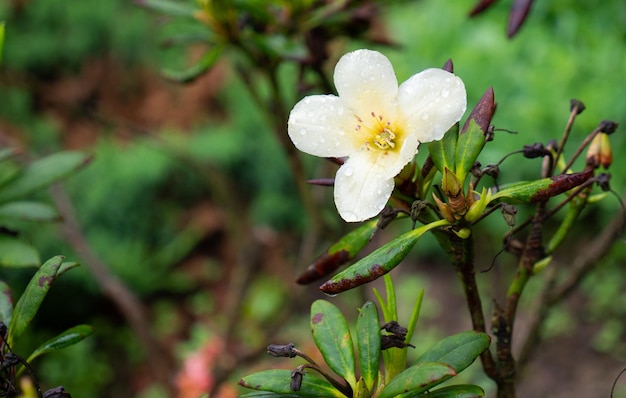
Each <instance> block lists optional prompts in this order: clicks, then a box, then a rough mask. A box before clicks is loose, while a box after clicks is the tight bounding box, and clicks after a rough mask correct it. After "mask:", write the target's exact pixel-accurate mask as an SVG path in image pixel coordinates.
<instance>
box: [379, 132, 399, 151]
mask: <svg viewBox="0 0 626 398" xmlns="http://www.w3.org/2000/svg"><path fill="white" fill-rule="evenodd" d="M395 138H396V135H395V134H394V133H393V131H391V130H389V129H388V128H386V127H385V128H384V129H383V131H382V132H381V133H380V134H376V136H375V137H374V145H376V146H377V147H379V148H380V149H389V148H395V147H396V143H395V142H394V141H393V140H394V139H395Z"/></svg>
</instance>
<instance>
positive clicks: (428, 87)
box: [398, 69, 467, 142]
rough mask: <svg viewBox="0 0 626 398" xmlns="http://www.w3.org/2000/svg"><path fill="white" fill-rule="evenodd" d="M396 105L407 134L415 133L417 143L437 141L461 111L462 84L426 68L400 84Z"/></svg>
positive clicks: (464, 98)
mask: <svg viewBox="0 0 626 398" xmlns="http://www.w3.org/2000/svg"><path fill="white" fill-rule="evenodd" d="M398 106H399V107H400V111H401V112H402V114H403V115H404V117H405V118H406V124H405V128H406V133H407V134H417V136H418V139H419V141H420V142H430V141H435V140H439V139H441V137H443V135H444V134H445V133H446V131H448V130H449V129H450V127H452V125H454V123H456V122H458V121H459V119H461V116H463V113H464V112H465V108H466V107H467V95H466V93H465V85H464V84H463V81H462V80H461V79H460V78H459V77H457V76H455V75H453V74H452V73H449V72H446V71H444V70H443V69H426V70H425V71H423V72H420V73H418V74H416V75H413V76H412V77H411V78H409V80H407V81H406V82H404V83H402V85H401V86H400V88H399V89H398Z"/></svg>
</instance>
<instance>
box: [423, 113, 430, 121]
mask: <svg viewBox="0 0 626 398" xmlns="http://www.w3.org/2000/svg"><path fill="white" fill-rule="evenodd" d="M429 117H430V115H429V114H428V112H424V113H422V120H428V118H429Z"/></svg>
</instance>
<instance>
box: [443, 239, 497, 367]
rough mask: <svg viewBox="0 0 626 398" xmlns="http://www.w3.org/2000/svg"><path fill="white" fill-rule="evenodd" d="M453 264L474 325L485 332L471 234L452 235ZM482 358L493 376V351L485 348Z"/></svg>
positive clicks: (477, 329)
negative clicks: (462, 235)
mask: <svg viewBox="0 0 626 398" xmlns="http://www.w3.org/2000/svg"><path fill="white" fill-rule="evenodd" d="M449 240H450V244H451V252H450V253H449V254H450V255H451V258H452V265H453V266H454V269H455V270H456V273H457V275H458V276H459V279H460V280H461V284H462V285H463V291H464V292H465V298H466V301H467V307H468V310H469V313H470V318H471V321H472V327H473V329H474V330H475V331H476V332H480V333H485V331H486V329H485V316H484V314H483V307H482V303H481V299H480V292H479V291H478V285H477V284H476V272H475V268H474V242H473V240H472V238H471V236H470V237H469V238H467V239H461V238H459V237H457V236H456V235H453V234H452V235H450V238H449ZM480 360H481V362H482V365H483V369H484V370H485V373H487V375H489V376H490V377H491V375H493V374H494V373H495V363H494V360H493V357H492V356H491V352H490V351H489V350H485V351H484V352H483V353H482V354H481V355H480Z"/></svg>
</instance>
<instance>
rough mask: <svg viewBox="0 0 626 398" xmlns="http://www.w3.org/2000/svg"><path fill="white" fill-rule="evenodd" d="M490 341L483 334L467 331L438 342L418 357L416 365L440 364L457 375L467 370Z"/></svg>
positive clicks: (487, 346)
mask: <svg viewBox="0 0 626 398" xmlns="http://www.w3.org/2000/svg"><path fill="white" fill-rule="evenodd" d="M490 342H491V339H490V338H489V336H488V335H486V334H485V333H478V332H474V331H473V330H469V331H466V332H461V333H458V334H455V335H452V336H448V337H446V338H444V339H442V340H440V341H439V342H438V343H437V344H435V345H434V346H433V347H431V348H430V349H429V350H428V351H426V352H425V353H424V354H422V356H420V357H419V359H418V360H417V363H424V362H441V363H445V364H447V365H448V366H450V367H451V368H452V369H454V370H455V371H456V372H457V373H459V372H461V371H462V370H463V369H465V368H467V367H468V366H469V365H471V364H472V362H474V359H476V357H478V356H479V355H480V354H481V353H482V352H483V351H485V350H486V349H487V348H489V343H490Z"/></svg>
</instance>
